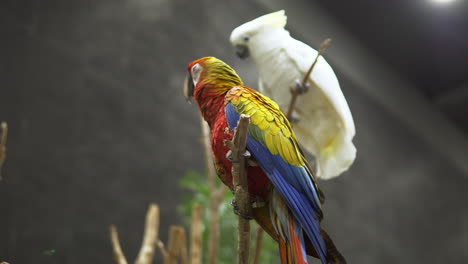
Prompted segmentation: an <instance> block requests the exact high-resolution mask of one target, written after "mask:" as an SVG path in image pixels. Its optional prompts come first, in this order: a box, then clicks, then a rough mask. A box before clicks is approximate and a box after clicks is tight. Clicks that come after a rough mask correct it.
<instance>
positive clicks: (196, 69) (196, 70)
mask: <svg viewBox="0 0 468 264" xmlns="http://www.w3.org/2000/svg"><path fill="white" fill-rule="evenodd" d="M202 70H203V67H202V66H200V64H198V63H197V64H195V65H193V66H192V69H190V71H191V74H190V75H192V80H193V85H197V82H198V80H199V79H200V74H201V72H202Z"/></svg>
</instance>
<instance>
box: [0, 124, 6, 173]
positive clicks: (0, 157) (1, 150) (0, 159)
mask: <svg viewBox="0 0 468 264" xmlns="http://www.w3.org/2000/svg"><path fill="white" fill-rule="evenodd" d="M0 128H1V130H0V135H1V136H0V180H2V168H3V164H4V163H5V160H6V142H7V135H8V125H7V123H6V122H2V123H1V124H0Z"/></svg>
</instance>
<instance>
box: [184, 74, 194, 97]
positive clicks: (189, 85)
mask: <svg viewBox="0 0 468 264" xmlns="http://www.w3.org/2000/svg"><path fill="white" fill-rule="evenodd" d="M194 89H195V87H194V85H193V80H192V75H190V74H188V75H187V77H185V81H184V95H185V98H187V101H189V100H190V98H191V97H192V96H193V90H194Z"/></svg>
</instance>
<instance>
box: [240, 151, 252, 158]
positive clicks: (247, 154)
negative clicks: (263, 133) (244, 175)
mask: <svg viewBox="0 0 468 264" xmlns="http://www.w3.org/2000/svg"><path fill="white" fill-rule="evenodd" d="M241 155H242V156H244V157H245V158H246V159H248V158H250V157H251V156H252V155H250V152H249V151H248V150H245V152H244V153H243V154H241Z"/></svg>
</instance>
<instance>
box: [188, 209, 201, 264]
mask: <svg viewBox="0 0 468 264" xmlns="http://www.w3.org/2000/svg"><path fill="white" fill-rule="evenodd" d="M202 221H203V208H202V207H201V205H199V204H195V205H194V206H193V208H192V223H191V234H190V264H201V260H202V252H203V251H202Z"/></svg>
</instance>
